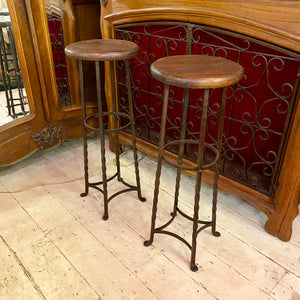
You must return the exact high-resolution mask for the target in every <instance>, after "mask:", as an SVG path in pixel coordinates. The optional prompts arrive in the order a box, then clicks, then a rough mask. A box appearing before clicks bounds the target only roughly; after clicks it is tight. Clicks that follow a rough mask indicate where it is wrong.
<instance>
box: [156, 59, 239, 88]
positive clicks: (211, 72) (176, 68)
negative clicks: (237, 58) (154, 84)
mask: <svg viewBox="0 0 300 300" xmlns="http://www.w3.org/2000/svg"><path fill="white" fill-rule="evenodd" d="M151 73H152V75H153V77H154V78H156V79H158V80H159V81H161V82H163V83H166V84H169V85H175V86H180V87H183V88H190V89H196V88H198V89H207V88H219V87H225V86H229V85H232V84H235V83H237V82H238V81H239V80H240V79H242V77H243V74H244V72H243V68H242V67H241V66H240V65H239V64H238V63H236V62H233V61H231V60H227V59H224V58H221V57H215V56H205V55H176V56H168V57H163V58H161V59H158V60H157V61H155V62H154V63H153V64H152V65H151Z"/></svg>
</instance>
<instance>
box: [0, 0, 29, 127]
mask: <svg viewBox="0 0 300 300" xmlns="http://www.w3.org/2000/svg"><path fill="white" fill-rule="evenodd" d="M29 113H30V108H29V104H28V98H27V94H26V91H25V88H24V81H23V75H22V72H21V67H20V63H19V58H18V53H17V50H16V44H15V38H14V34H13V30H12V24H11V19H10V14H9V10H8V7H7V1H6V0H1V1H0V126H1V125H3V124H6V123H9V122H11V121H13V120H15V119H18V118H20V117H23V116H26V115H28V114H29Z"/></svg>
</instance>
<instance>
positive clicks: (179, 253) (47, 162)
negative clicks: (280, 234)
mask: <svg viewBox="0 0 300 300" xmlns="http://www.w3.org/2000/svg"><path fill="white" fill-rule="evenodd" d="M89 152H90V165H89V168H90V172H91V174H92V175H93V179H94V180H97V179H99V176H98V175H97V174H98V173H99V172H98V171H99V147H98V139H96V138H95V137H90V138H89ZM113 157H114V156H113V154H112V153H111V152H109V151H108V152H107V168H108V172H109V174H113V170H114V159H113ZM131 157H132V152H131V151H130V150H129V151H127V152H126V153H125V154H124V155H123V156H122V171H123V177H124V178H126V179H128V181H129V182H132V183H134V172H133V165H132V158H131ZM139 157H140V162H139V164H140V172H141V181H142V190H143V195H144V196H145V197H146V198H147V202H145V203H142V202H140V201H139V200H137V196H136V192H129V193H127V194H123V195H120V196H118V197H117V198H115V199H113V200H112V201H111V202H110V204H109V219H108V220H107V221H103V220H102V213H103V201H102V195H101V194H100V193H99V192H98V191H96V190H91V191H90V194H89V195H88V196H87V197H85V198H81V197H80V196H79V195H80V193H81V192H82V191H83V180H82V174H83V172H82V145H81V141H75V142H65V143H63V144H62V145H61V146H59V147H57V148H55V149H52V150H48V151H44V152H39V153H36V154H34V155H32V156H31V157H29V158H28V159H25V160H23V161H22V162H20V163H18V164H15V165H12V166H9V167H4V168H0V190H1V193H0V264H1V272H0V299H1V300H6V299H8V300H17V299H22V300H23V299H25V300H26V299H30V300H34V299H58V300H64V299H66V300H69V299H88V300H90V299H147V300H148V299H168V300H169V299H173V300H175V299H184V300H185V299H186V300H187V299H205V300H206V299H208V300H209V299H231V300H232V299H243V300H244V299H251V300H252V299H255V300H260V299H278V300H283V299H293V300H296V299H300V217H299V216H298V217H297V218H296V220H295V222H294V230H293V236H292V239H291V240H290V241H289V242H286V243H285V242H281V241H280V240H278V239H277V238H275V237H272V236H271V235H269V234H267V233H266V232H265V231H264V229H263V224H264V222H265V221H266V217H265V216H264V215H263V214H262V213H260V212H258V211H257V210H256V209H254V208H253V207H252V206H250V205H249V204H247V203H246V202H244V201H242V200H240V199H238V198H236V197H233V196H230V195H227V194H224V193H219V204H218V212H217V216H218V220H217V229H218V230H219V231H220V233H221V236H220V237H218V238H217V237H214V236H212V235H211V234H210V230H209V229H207V230H205V231H203V232H202V233H200V234H199V236H198V240H197V241H198V248H197V256H196V261H197V264H198V266H199V271H198V272H192V271H190V268H189V259H190V251H189V249H188V248H187V247H186V246H185V245H184V244H183V243H181V242H180V241H178V240H176V239H174V238H172V237H169V236H166V235H156V236H155V239H154V243H153V245H152V246H150V247H144V245H143V242H144V240H145V239H147V238H148V237H149V226H150V218H151V207H152V197H153V183H154V176H155V166H156V163H155V161H153V160H152V159H150V158H148V157H146V156H143V155H142V154H141V153H139ZM174 181H175V171H174V170H173V169H172V168H169V167H167V166H166V167H164V169H163V173H162V184H161V189H160V203H159V209H158V225H159V224H163V222H164V220H167V219H168V218H169V215H170V212H171V207H172V194H173V188H174ZM193 183H194V180H193V178H191V177H188V176H183V179H182V184H181V202H180V205H181V208H182V210H184V211H185V212H186V213H191V212H192V208H193V204H192V195H193V186H194V184H193ZM120 187H121V185H120V184H119V183H117V182H115V181H113V182H111V183H110V185H109V188H110V191H111V193H112V192H113V191H117V190H118V188H120ZM210 195H211V189H210V188H209V187H207V186H203V188H202V192H201V212H200V213H201V216H202V218H203V219H207V218H208V217H209V215H210ZM170 229H171V228H170ZM172 230H174V231H175V232H177V233H179V234H181V235H183V236H185V237H186V238H187V239H189V237H190V233H191V224H190V222H189V221H187V220H186V219H183V218H182V217H180V216H179V217H177V219H176V220H175V223H174V225H173V224H172Z"/></svg>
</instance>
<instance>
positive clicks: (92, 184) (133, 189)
mask: <svg viewBox="0 0 300 300" xmlns="http://www.w3.org/2000/svg"><path fill="white" fill-rule="evenodd" d="M117 176H118V172H116V173H115V174H114V175H112V176H111V177H109V178H108V179H107V180H106V182H109V181H111V180H113V179H115V178H116V177H117ZM118 181H119V182H121V183H123V184H124V185H125V186H127V187H128V188H125V189H123V190H120V191H118V192H116V193H114V194H112V195H111V196H110V197H109V198H108V199H107V203H109V202H110V200H112V199H113V198H115V197H116V196H118V195H120V194H123V193H126V192H131V191H137V190H138V187H137V186H135V185H131V184H129V183H127V182H126V181H125V180H124V179H122V178H121V179H120V180H118ZM102 184H103V181H98V182H93V183H88V187H91V188H94V189H96V190H97V191H99V192H101V193H102V194H103V195H104V194H105V192H104V190H103V189H101V188H100V187H98V186H99V185H102ZM140 200H141V201H144V200H143V199H140Z"/></svg>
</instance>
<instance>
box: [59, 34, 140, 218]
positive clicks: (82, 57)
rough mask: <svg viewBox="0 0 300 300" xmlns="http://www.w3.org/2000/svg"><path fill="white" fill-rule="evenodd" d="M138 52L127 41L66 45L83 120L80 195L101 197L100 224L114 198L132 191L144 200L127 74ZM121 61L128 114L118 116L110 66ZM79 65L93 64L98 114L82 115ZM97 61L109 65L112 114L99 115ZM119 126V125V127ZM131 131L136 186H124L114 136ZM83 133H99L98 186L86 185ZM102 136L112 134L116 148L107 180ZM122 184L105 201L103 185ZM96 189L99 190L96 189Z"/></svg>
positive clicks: (82, 93) (81, 87)
mask: <svg viewBox="0 0 300 300" xmlns="http://www.w3.org/2000/svg"><path fill="white" fill-rule="evenodd" d="M138 52H139V47H138V46H137V45H136V44H135V43H133V42H129V41H124V40H114V39H107V40H100V39H95V40H85V41H80V42H76V43H73V44H70V45H68V46H67V47H66V49H65V53H66V55H67V56H69V57H71V58H74V59H77V60H78V61H79V80H80V96H81V107H82V116H83V152H84V177H85V191H84V193H82V194H81V196H82V197H85V196H87V194H88V192H89V187H91V188H95V189H97V190H98V191H100V192H101V193H102V194H103V196H104V215H103V220H107V219H108V203H109V202H110V200H112V199H113V198H114V197H116V196H118V195H120V194H122V193H125V192H129V191H133V190H136V191H137V193H138V198H139V200H141V201H145V200H146V199H145V198H143V197H142V195H141V186H140V177H139V169H138V157H137V150H136V142H135V123H134V116H133V104H132V94H131V80H130V72H129V60H130V59H131V58H133V57H135V56H136V55H137V54H138ZM119 60H123V61H124V63H125V69H126V80H127V92H128V102H129V113H128V114H127V113H124V112H118V111H117V99H116V93H115V86H116V85H115V77H114V63H115V61H119ZM83 61H95V70H96V85H97V104H98V113H96V114H92V115H90V116H87V113H86V101H85V97H84V84H83ZM100 61H109V63H110V74H111V77H110V78H111V91H112V106H113V107H112V111H105V112H103V109H102V99H101V82H100ZM103 116H108V117H109V118H113V128H108V129H106V128H104V124H103ZM94 118H98V121H99V126H98V127H97V128H95V127H93V126H92V125H91V124H90V123H91V121H92V119H94ZM121 119H122V120H126V121H125V122H126V123H125V125H122V126H119V123H120V120H121ZM122 124H123V123H122ZM129 126H130V127H131V135H132V148H133V158H134V165H135V175H136V186H133V185H131V184H128V183H127V182H126V181H124V180H123V178H122V177H121V168H120V145H119V139H118V132H119V131H120V130H124V129H125V128H127V127H129ZM87 129H91V130H92V131H96V132H99V136H100V147H101V163H102V181H99V182H89V174H88V147H87ZM105 133H113V134H114V141H115V147H116V169H117V170H116V173H115V174H114V175H113V176H111V177H110V178H107V175H106V159H105V139H104V134H105ZM116 177H117V179H118V181H120V182H122V183H123V184H124V185H125V186H126V188H124V189H123V190H120V191H118V192H116V193H114V194H113V195H111V196H110V197H108V190H107V183H108V182H109V181H111V180H113V179H114V178H116ZM99 186H102V188H100V187H99Z"/></svg>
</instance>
